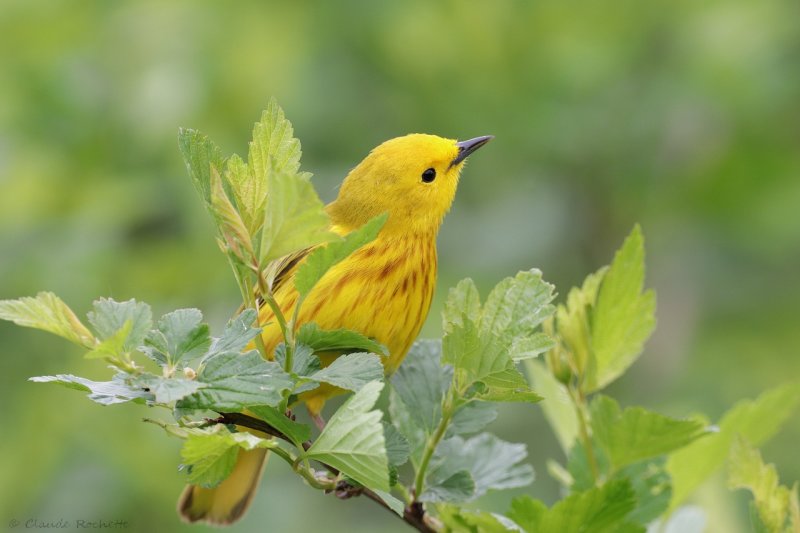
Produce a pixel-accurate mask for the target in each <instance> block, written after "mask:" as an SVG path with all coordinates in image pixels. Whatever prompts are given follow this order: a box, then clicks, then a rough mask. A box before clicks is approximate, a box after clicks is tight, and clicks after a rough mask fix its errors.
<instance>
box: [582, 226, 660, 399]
mask: <svg viewBox="0 0 800 533" xmlns="http://www.w3.org/2000/svg"><path fill="white" fill-rule="evenodd" d="M643 287H644V238H643V237H642V231H641V229H640V228H639V226H638V225H637V226H635V227H634V228H633V231H632V232H631V234H630V235H629V236H628V238H627V239H625V242H624V243H623V245H622V248H620V250H619V251H618V252H617V253H616V255H615V256H614V261H613V262H612V263H611V267H610V268H609V269H608V271H607V272H606V274H605V276H604V278H603V281H602V284H601V285H600V291H599V293H598V295H597V303H596V305H595V307H594V309H593V312H592V337H591V339H592V348H593V351H594V357H595V361H596V368H595V372H594V374H593V375H591V376H589V378H588V380H587V386H588V390H589V391H593V390H598V389H601V388H603V387H605V386H606V385H608V384H609V383H611V382H612V381H614V380H615V379H616V378H618V377H619V376H620V375H622V373H623V372H625V370H627V368H628V367H629V366H630V365H631V364H633V362H634V361H635V360H636V358H637V357H638V356H639V354H640V353H641V352H642V347H643V346H644V342H645V341H646V340H647V338H648V337H649V336H650V334H651V333H652V332H653V329H654V328H655V315H654V313H655V306H656V298H655V293H654V292H653V291H652V290H649V291H645V292H644V293H642V289H643Z"/></svg>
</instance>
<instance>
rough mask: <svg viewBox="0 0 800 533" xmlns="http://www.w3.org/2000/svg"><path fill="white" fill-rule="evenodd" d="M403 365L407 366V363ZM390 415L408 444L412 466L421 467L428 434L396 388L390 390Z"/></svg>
mask: <svg viewBox="0 0 800 533" xmlns="http://www.w3.org/2000/svg"><path fill="white" fill-rule="evenodd" d="M403 364H404V365H405V362H404V363H403ZM400 368H402V366H401V367H400ZM389 415H390V416H391V417H392V424H393V425H394V427H395V428H397V430H398V431H399V432H400V434H402V435H403V437H405V439H406V441H407V442H408V446H409V458H410V459H411V462H412V464H414V466H415V467H419V464H420V461H421V459H422V453H423V451H424V449H425V443H426V441H427V438H428V434H427V433H426V432H425V430H424V429H423V428H422V427H420V426H419V424H418V422H419V420H418V419H416V418H415V416H414V415H412V411H411V410H410V409H409V407H408V406H407V405H406V404H405V403H404V402H403V400H402V399H400V395H399V394H398V393H397V390H396V389H395V388H391V389H390V390H389Z"/></svg>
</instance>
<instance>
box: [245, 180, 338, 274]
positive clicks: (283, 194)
mask: <svg viewBox="0 0 800 533" xmlns="http://www.w3.org/2000/svg"><path fill="white" fill-rule="evenodd" d="M268 176H269V195H268V197H267V208H266V211H265V219H264V228H263V229H262V231H261V248H260V250H261V252H260V253H261V257H260V262H261V264H262V265H265V264H267V263H268V262H269V261H272V260H275V259H278V258H280V257H282V256H284V255H288V254H290V253H292V252H296V251H298V250H303V249H305V248H310V247H312V246H316V245H318V244H322V243H326V242H332V241H337V240H340V239H341V237H339V236H338V235H336V234H335V233H333V232H331V231H330V230H329V229H328V228H329V225H330V220H329V219H328V215H327V214H326V213H325V210H324V207H323V205H322V201H321V200H320V199H319V197H318V196H317V193H316V191H315V190H314V187H313V186H312V185H311V182H310V181H309V175H307V174H297V175H296V174H294V173H289V172H285V171H280V170H278V169H276V168H274V167H273V168H272V170H271V171H270V172H269V173H268Z"/></svg>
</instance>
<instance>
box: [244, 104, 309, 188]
mask: <svg viewBox="0 0 800 533" xmlns="http://www.w3.org/2000/svg"><path fill="white" fill-rule="evenodd" d="M301 154H302V152H301V151H300V141H299V140H297V139H296V138H295V137H294V129H293V128H292V123H291V122H289V121H288V120H287V119H286V116H285V115H284V113H283V109H281V107H280V106H279V105H278V102H277V100H275V98H270V100H269V103H268V104H267V108H266V109H265V110H264V112H263V113H262V114H261V120H260V121H259V122H256V124H255V125H254V126H253V140H252V142H251V143H250V151H249V153H248V156H247V162H248V164H249V166H250V169H251V171H252V172H253V174H254V175H255V176H256V177H263V176H266V175H267V173H269V172H270V170H277V171H278V172H288V173H290V174H293V173H296V172H297V171H298V170H300V156H301ZM245 192H246V193H247V194H248V195H249V196H256V197H258V196H259V195H257V194H253V192H252V191H245Z"/></svg>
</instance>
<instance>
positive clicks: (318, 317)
mask: <svg viewBox="0 0 800 533" xmlns="http://www.w3.org/2000/svg"><path fill="white" fill-rule="evenodd" d="M435 284H436V240H435V235H430V236H428V235H408V236H404V237H394V238H391V239H386V238H380V237H379V238H378V239H377V240H375V241H373V242H371V243H369V244H367V245H365V246H364V247H362V248H360V249H359V250H357V251H356V252H355V253H353V254H352V255H351V256H349V257H348V258H347V259H345V260H344V261H342V262H341V263H339V264H337V265H336V266H334V267H333V268H332V269H331V270H330V271H328V273H327V274H326V275H325V276H324V277H323V278H322V280H320V282H319V284H318V285H317V286H316V287H315V288H314V290H313V291H312V292H311V294H309V296H308V298H307V299H306V301H305V303H304V304H303V306H302V308H301V309H300V314H299V321H300V323H306V322H316V323H317V324H318V325H319V326H320V327H321V328H323V329H337V328H347V329H352V330H355V331H358V332H360V333H362V334H364V335H366V336H367V337H371V338H374V339H376V340H377V341H378V342H380V343H381V344H383V345H385V346H386V347H387V348H388V350H389V358H388V360H386V361H385V362H384V366H385V368H386V372H387V373H391V372H393V371H394V370H395V369H396V368H397V366H398V365H399V364H400V362H401V361H402V359H403V357H404V356H405V354H406V352H407V351H408V349H409V348H410V347H411V344H412V343H413V342H414V339H415V338H416V337H417V335H418V334H419V331H420V329H421V328H422V324H423V323H424V322H425V319H426V317H427V316H428V310H429V309H430V305H431V300H432V298H433V291H434V287H435ZM292 285H293V284H292ZM276 296H278V297H279V295H276ZM279 302H280V300H279Z"/></svg>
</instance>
